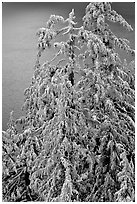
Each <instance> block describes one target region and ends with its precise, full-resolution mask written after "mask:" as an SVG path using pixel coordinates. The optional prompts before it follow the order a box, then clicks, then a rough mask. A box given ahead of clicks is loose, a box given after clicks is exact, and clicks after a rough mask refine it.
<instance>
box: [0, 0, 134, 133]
mask: <svg viewBox="0 0 137 204" xmlns="http://www.w3.org/2000/svg"><path fill="white" fill-rule="evenodd" d="M87 4H88V3H78V2H73V3H72V2H57V3H55V2H51V3H48V2H45V3H36V2H34V3H33V2H31V3H27V2H24V3H22V2H20V3H16V2H5V3H3V4H2V117H3V118H2V121H3V129H6V128H7V126H6V124H7V122H8V118H9V113H10V111H11V110H14V111H15V117H19V116H20V115H21V114H22V113H21V106H22V104H23V100H24V96H23V91H24V89H25V88H27V87H28V86H29V83H30V81H31V77H32V74H33V66H34V63H35V59H36V53H37V49H36V47H37V46H36V44H37V37H36V35H35V34H36V31H37V29H38V28H40V27H44V26H45V25H46V21H47V20H48V19H49V17H50V15H51V14H57V15H62V16H63V17H64V18H67V17H68V14H69V12H70V11H71V10H72V8H74V9H75V15H76V21H78V22H79V23H80V22H81V18H82V17H83V16H84V12H85V7H86V5H87ZM112 8H113V9H114V10H116V11H117V12H118V13H120V14H121V15H122V16H123V17H124V18H125V19H126V20H127V21H128V22H129V23H130V24H131V25H132V27H133V28H135V4H134V3H132V2H130V3H127V2H126V3H125V2H117V3H112ZM111 28H112V30H113V31H114V32H115V34H116V35H118V36H121V37H124V38H128V39H129V40H130V42H131V46H132V47H133V48H134V47H135V45H134V44H135V33H134V32H128V31H126V30H125V28H123V27H121V26H120V25H119V24H111ZM50 54H51V53H48V54H47V56H49V55H50ZM121 56H122V58H123V57H126V58H127V59H128V61H130V60H132V58H131V57H129V56H127V55H125V52H123V51H122V52H121Z"/></svg>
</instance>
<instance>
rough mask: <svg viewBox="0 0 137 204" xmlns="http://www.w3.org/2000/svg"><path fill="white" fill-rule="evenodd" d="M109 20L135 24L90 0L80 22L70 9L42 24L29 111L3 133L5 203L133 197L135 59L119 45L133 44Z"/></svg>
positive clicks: (27, 95)
mask: <svg viewBox="0 0 137 204" xmlns="http://www.w3.org/2000/svg"><path fill="white" fill-rule="evenodd" d="M109 21H112V22H119V23H120V24H122V25H123V26H125V27H126V28H127V29H128V30H132V27H131V26H130V25H129V24H128V23H127V22H126V21H125V19H124V18H123V17H122V16H121V15H119V14H117V13H116V11H114V10H112V9H111V4H110V3H108V2H100V3H95V2H94V3H90V4H89V5H88V6H87V8H86V13H85V16H84V17H83V25H82V26H81V27H79V28H78V27H76V25H77V23H76V22H75V15H74V10H72V11H71V13H70V14H69V17H68V18H67V19H66V20H65V19H64V18H63V17H61V16H56V15H52V16H51V17H50V19H49V21H48V22H47V24H46V27H45V28H41V29H39V31H38V33H37V35H38V54H37V60H36V64H35V67H34V75H33V77H32V82H31V84H30V86H29V87H28V88H27V89H26V90H25V92H24V95H25V102H24V105H23V110H25V111H26V115H25V116H23V117H21V118H19V119H17V120H14V117H13V112H12V113H11V116H10V121H9V127H8V130H7V131H6V132H4V131H3V200H4V201H49V202H52V201H58V202H74V201H80V202H101V201H110V202H111V201H118V202H121V201H135V153H134V152H135V151H134V150H135V124H134V123H135V115H134V114H135V108H134V106H135V75H134V62H131V63H130V64H129V65H128V64H127V63H126V61H125V62H124V64H123V63H122V62H121V60H120V57H119V55H118V53H116V47H119V48H120V49H124V50H126V51H127V52H128V53H131V54H132V55H134V50H133V49H131V48H130V46H129V42H128V40H127V39H123V38H119V37H117V36H116V35H115V34H114V33H113V32H112V31H111V29H110V27H109V24H108V22H109ZM58 25H61V26H62V27H61V28H58ZM64 25H65V26H64ZM59 27H60V26H59ZM62 36H65V37H64V38H66V39H67V40H65V41H60V40H58V42H55V40H56V39H59V37H60V38H61V37H62ZM52 47H54V48H55V50H57V51H56V54H55V56H54V57H53V59H51V60H49V61H46V62H44V64H42V65H41V64H40V57H41V55H42V54H43V52H44V51H45V50H47V49H52ZM19 126H20V128H19Z"/></svg>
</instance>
